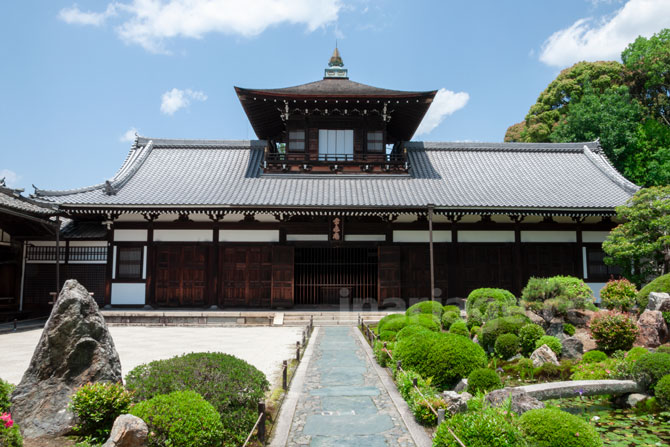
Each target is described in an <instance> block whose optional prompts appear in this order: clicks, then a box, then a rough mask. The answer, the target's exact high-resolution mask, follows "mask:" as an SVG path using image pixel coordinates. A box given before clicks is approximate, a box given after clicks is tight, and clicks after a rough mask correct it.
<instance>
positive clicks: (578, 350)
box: [561, 337, 584, 359]
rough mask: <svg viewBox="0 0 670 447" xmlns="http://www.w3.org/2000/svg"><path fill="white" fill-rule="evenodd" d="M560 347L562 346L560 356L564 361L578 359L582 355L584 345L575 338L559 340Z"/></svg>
mask: <svg viewBox="0 0 670 447" xmlns="http://www.w3.org/2000/svg"><path fill="white" fill-rule="evenodd" d="M561 346H563V350H562V351H561V356H562V357H563V358H564V359H580V358H582V354H584V343H582V341H581V340H580V339H579V338H577V337H568V338H566V339H565V340H561Z"/></svg>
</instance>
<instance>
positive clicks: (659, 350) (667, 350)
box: [656, 343, 670, 354]
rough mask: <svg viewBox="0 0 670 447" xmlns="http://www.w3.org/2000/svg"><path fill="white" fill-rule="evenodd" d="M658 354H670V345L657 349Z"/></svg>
mask: <svg viewBox="0 0 670 447" xmlns="http://www.w3.org/2000/svg"><path fill="white" fill-rule="evenodd" d="M656 352H664V353H666V354H670V344H667V343H666V344H664V345H661V346H659V347H658V348H656Z"/></svg>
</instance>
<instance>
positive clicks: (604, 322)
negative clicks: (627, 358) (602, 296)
mask: <svg viewBox="0 0 670 447" xmlns="http://www.w3.org/2000/svg"><path fill="white" fill-rule="evenodd" d="M589 329H590V331H591V335H592V336H593V338H594V340H595V341H596V344H597V345H598V348H599V349H600V350H602V351H605V352H606V353H612V352H614V351H617V350H619V349H620V350H623V351H627V350H629V349H630V348H632V347H633V342H634V341H635V338H636V337H637V334H638V332H639V329H638V327H637V324H636V323H635V321H634V320H632V319H631V318H630V317H629V316H628V315H626V314H623V313H621V312H616V311H612V310H610V311H603V312H598V313H597V314H595V315H594V316H593V318H592V319H591V321H590V323H589Z"/></svg>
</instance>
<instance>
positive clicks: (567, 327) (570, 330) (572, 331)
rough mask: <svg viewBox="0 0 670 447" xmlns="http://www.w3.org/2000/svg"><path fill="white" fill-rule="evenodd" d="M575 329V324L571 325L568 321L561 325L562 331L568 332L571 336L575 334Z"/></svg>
mask: <svg viewBox="0 0 670 447" xmlns="http://www.w3.org/2000/svg"><path fill="white" fill-rule="evenodd" d="M576 331H577V330H576V329H575V326H573V325H572V324H570V323H565V324H564V325H563V332H565V333H566V334H568V335H569V336H570V337H572V336H573V335H575V332H576Z"/></svg>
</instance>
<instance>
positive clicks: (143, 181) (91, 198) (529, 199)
mask: <svg viewBox="0 0 670 447" xmlns="http://www.w3.org/2000/svg"><path fill="white" fill-rule="evenodd" d="M264 147H265V142H264V141H212V140H164V139H148V138H143V137H139V138H138V139H137V140H136V142H135V144H134V145H133V148H132V149H131V151H130V153H129V155H128V158H127V159H126V162H125V163H124V165H123V166H122V167H121V169H120V170H119V172H118V173H117V174H116V175H115V176H114V177H113V178H112V179H111V180H109V181H107V182H105V183H102V184H99V185H96V186H92V187H88V188H82V189H78V190H70V191H45V190H36V196H37V198H38V199H39V200H43V201H48V202H55V203H59V204H62V205H65V206H68V207H99V206H100V207H105V208H125V207H137V208H140V207H147V208H151V207H157V208H158V207H197V206H209V207H240V208H243V207H291V208H301V207H315V208H316V207H318V208H322V207H333V208H337V207H340V208H412V207H414V208H418V207H426V206H428V205H434V206H435V207H437V208H451V209H470V208H487V209H497V208H504V209H548V210H549V209H551V210H555V209H561V210H567V209H570V210H572V209H577V210H612V209H613V208H614V207H615V206H617V205H621V204H623V203H624V202H625V201H626V200H627V199H628V198H629V197H630V196H631V195H632V194H633V193H634V192H635V191H636V190H637V189H638V187H637V186H635V185H634V184H632V183H630V182H629V181H627V180H626V179H625V178H623V177H622V176H621V175H620V174H619V173H618V172H617V171H616V170H615V169H614V168H613V167H612V166H611V164H610V163H609V161H608V160H607V159H606V157H605V156H604V155H603V153H602V150H601V149H600V147H599V145H598V143H597V142H590V143H561V144H558V143H549V144H536V143H423V142H411V143H407V144H406V147H407V151H408V156H409V160H410V163H411V168H410V172H409V174H407V175H392V174H389V175H378V174H370V175H367V174H352V175H342V174H325V175H320V174H273V175H268V174H263V172H262V169H261V161H262V158H263V148H264Z"/></svg>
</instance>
